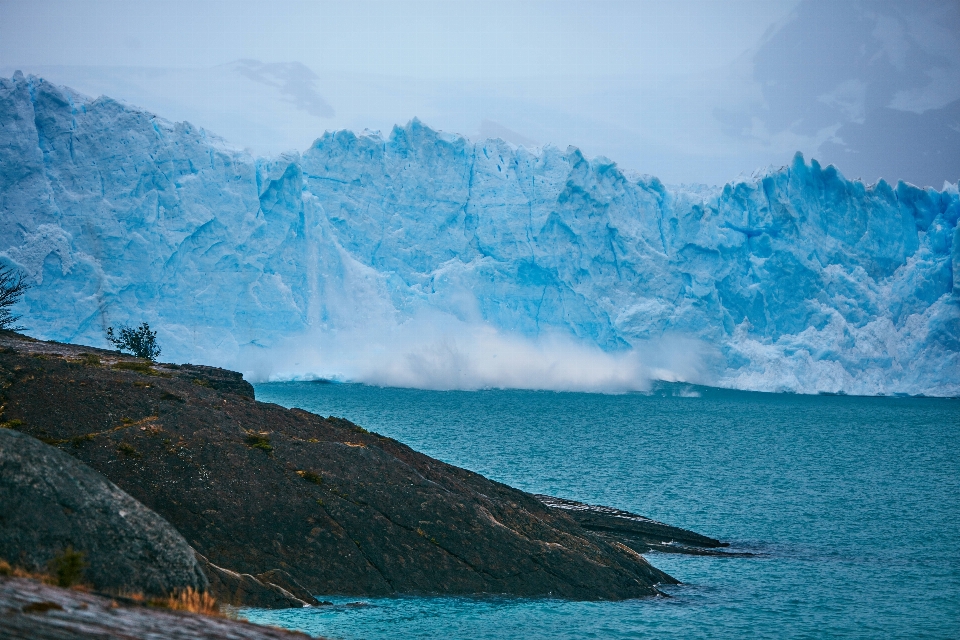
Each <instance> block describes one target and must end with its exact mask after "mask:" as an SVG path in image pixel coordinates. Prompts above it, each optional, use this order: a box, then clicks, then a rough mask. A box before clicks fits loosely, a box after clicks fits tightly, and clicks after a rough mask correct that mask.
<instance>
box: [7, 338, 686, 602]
mask: <svg viewBox="0 0 960 640" xmlns="http://www.w3.org/2000/svg"><path fill="white" fill-rule="evenodd" d="M0 347H6V350H5V351H4V352H3V353H0V393H2V395H3V397H2V398H0V404H5V405H6V410H5V413H4V415H3V417H2V418H0V420H5V421H17V426H16V428H17V429H18V430H21V431H24V432H26V433H30V434H32V435H34V436H36V437H38V438H46V439H47V440H48V441H50V442H55V443H57V444H58V446H60V447H61V448H63V450H64V451H67V452H69V453H71V454H72V455H74V456H77V457H78V458H80V459H81V460H83V461H84V462H86V463H87V464H89V465H90V466H92V467H93V468H95V469H97V470H98V471H100V472H101V473H103V474H105V475H106V476H108V477H109V478H110V479H111V480H112V481H114V482H116V483H117V484H118V485H119V486H120V487H122V488H123V489H124V490H126V491H127V492H129V493H130V494H131V495H132V496H134V497H135V498H137V499H139V500H140V501H142V502H143V503H144V504H145V505H146V506H147V507H149V508H151V509H153V510H154V511H156V512H157V513H159V514H161V515H162V516H163V517H164V518H166V519H167V520H168V521H170V523H171V524H173V525H174V526H175V527H176V528H177V529H178V530H179V531H180V532H181V533H182V534H183V535H184V537H185V538H186V539H187V541H188V542H189V543H190V544H191V545H192V546H193V548H194V549H196V550H197V551H198V552H200V553H202V554H203V555H204V556H206V557H207V558H209V560H210V562H212V563H214V564H216V565H219V566H222V567H230V568H231V569H233V570H235V571H236V572H238V573H241V574H242V573H246V574H250V575H251V576H254V575H257V574H261V573H263V572H266V571H269V570H272V569H282V570H284V571H286V572H288V573H289V574H290V576H292V578H293V579H294V580H296V581H297V582H299V583H300V584H302V585H303V586H304V587H305V589H306V590H308V592H309V593H311V594H314V593H315V594H335V593H340V594H352V595H386V594H393V593H444V594H477V593H502V594H513V595H520V596H548V595H549V596H554V597H562V598H578V599H601V598H609V599H619V598H634V597H639V596H644V595H654V594H656V593H658V591H657V588H656V585H657V584H658V583H673V582H675V580H673V579H672V578H671V577H670V576H668V575H667V574H665V573H663V572H662V571H659V570H658V569H656V568H654V567H652V566H651V565H650V564H649V563H648V562H647V561H646V560H645V559H644V558H643V557H641V556H640V554H639V553H637V552H636V551H635V550H634V549H632V548H630V546H629V545H627V544H625V543H624V542H622V541H621V540H618V539H612V538H609V537H604V536H602V535H600V534H598V533H596V532H591V531H588V530H586V529H584V528H583V527H581V526H580V525H579V524H578V523H577V522H576V521H575V520H574V519H573V518H571V517H570V515H569V514H568V513H566V512H564V511H562V510H556V509H551V508H549V507H547V506H545V505H544V504H543V503H541V502H540V501H538V500H537V499H536V498H534V497H533V496H531V495H529V494H526V493H524V492H522V491H518V490H516V489H513V488H511V487H508V486H506V485H503V484H500V483H498V482H493V481H491V480H488V479H486V478H484V477H482V476H480V475H478V474H475V473H472V472H470V471H466V470H464V469H459V468H457V467H454V466H451V465H448V464H445V463H443V462H440V461H438V460H434V459H432V458H430V457H428V456H425V455H423V454H420V453H417V452H416V451H413V450H412V449H410V448H409V447H406V446H404V445H402V444H400V443H399V442H397V441H395V440H392V439H389V438H384V437H381V436H379V435H377V434H375V433H369V432H367V431H366V430H364V429H362V428H360V427H359V426H357V425H354V424H353V423H351V422H349V421H347V420H340V419H324V418H321V417H320V416H317V415H314V414H311V413H308V412H306V411H300V410H287V409H284V408H282V407H279V406H277V405H272V404H265V403H260V402H255V401H251V400H250V399H249V397H247V396H243V395H238V394H236V393H233V392H230V393H225V392H221V391H218V390H217V389H216V388H214V387H213V386H212V383H211V384H210V385H202V384H198V383H194V382H193V381H192V379H191V378H190V377H189V376H190V375H192V374H191V370H190V369H189V368H185V367H180V368H173V367H169V366H167V365H162V364H158V365H155V366H154V367H152V368H151V369H150V370H148V371H140V370H134V369H123V368H120V369H118V368H116V367H115V366H113V365H109V360H108V358H107V356H104V357H103V358H102V362H106V363H107V364H103V365H101V366H88V365H86V364H84V361H83V360H82V359H81V358H80V357H79V355H78V352H80V351H84V352H91V353H93V351H92V350H91V349H89V348H88V347H73V346H71V345H62V344H56V343H43V342H29V341H25V340H20V339H17V338H2V337H0ZM37 356H42V357H37ZM112 357H116V356H115V355H114V356H112ZM131 366H132V365H131ZM164 394H168V395H164ZM169 395H172V396H176V397H177V398H179V399H181V400H183V402H175V401H170V400H167V399H164V398H167V397H168V396H169ZM121 445H125V446H126V447H129V448H130V449H132V450H133V451H135V452H136V453H137V454H139V455H132V454H131V453H129V451H128V449H126V448H125V447H121Z"/></svg>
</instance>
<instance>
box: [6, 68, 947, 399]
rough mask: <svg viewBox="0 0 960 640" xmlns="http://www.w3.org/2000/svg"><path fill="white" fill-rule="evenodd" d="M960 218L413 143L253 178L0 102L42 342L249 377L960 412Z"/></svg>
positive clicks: (67, 105) (854, 185) (843, 185)
mask: <svg viewBox="0 0 960 640" xmlns="http://www.w3.org/2000/svg"><path fill="white" fill-rule="evenodd" d="M958 217H960V198H958V192H957V185H955V184H954V185H950V184H946V185H944V188H943V190H941V191H937V190H935V189H932V188H926V189H921V188H917V187H914V186H912V185H909V184H905V183H902V182H901V183H898V184H896V185H893V184H889V183H887V182H884V181H880V182H878V183H877V184H875V185H865V184H863V183H862V182H860V181H850V180H847V179H845V178H844V177H843V176H842V175H840V173H839V172H838V171H837V170H836V169H835V168H833V167H826V168H823V167H821V166H820V165H819V164H818V163H817V162H816V161H811V162H809V163H807V162H806V161H805V160H804V158H803V157H801V156H800V155H799V154H798V155H797V156H796V157H795V158H794V160H793V163H792V164H791V165H790V166H787V167H783V168H781V169H778V170H770V171H767V172H765V173H763V174H760V175H756V176H753V177H751V178H748V179H743V180H740V181H737V182H734V183H730V184H727V185H724V186H723V187H719V188H717V187H706V186H686V185H685V186H677V187H672V186H666V185H663V184H661V183H660V181H659V180H657V179H656V178H652V177H649V176H633V175H628V174H626V173H624V172H623V171H621V170H620V169H619V168H618V167H617V166H616V164H614V163H613V162H611V161H609V160H607V159H605V158H596V159H593V160H590V159H587V158H585V157H584V156H583V155H582V154H581V153H580V151H579V150H577V149H576V148H573V147H570V148H567V149H566V150H561V149H558V148H555V147H549V146H548V147H546V148H544V149H542V150H534V151H530V150H527V149H525V148H522V147H520V148H518V147H515V146H512V145H510V144H508V143H505V142H503V141H500V140H486V141H483V142H477V143H473V142H471V141H470V140H468V139H465V138H463V137H460V136H454V135H447V134H444V133H441V132H437V131H434V130H432V129H430V128H429V127H427V126H425V125H424V124H422V123H420V122H419V121H417V120H414V121H412V122H410V123H409V124H407V125H406V126H405V127H396V128H394V130H393V131H392V132H391V134H390V135H389V137H388V138H386V139H384V138H383V137H381V136H380V134H378V133H372V134H371V133H366V132H365V133H363V134H360V135H357V134H355V133H352V132H349V131H338V132H335V133H329V132H328V133H326V134H324V135H323V136H322V137H321V138H319V139H318V140H317V141H316V142H315V143H314V144H313V146H312V147H311V148H310V149H307V150H306V151H305V152H304V153H303V154H296V153H293V154H288V155H283V156H280V157H277V158H272V159H261V158H254V157H251V156H250V155H249V154H247V153H245V152H243V151H240V150H236V149H234V148H232V147H230V146H229V145H228V144H226V143H225V142H224V141H222V140H220V139H219V138H216V137H215V136H213V135H211V134H209V133H207V132H205V131H203V130H198V129H196V128H194V127H193V126H191V125H190V124H188V123H176V124H174V123H170V122H167V121H165V120H163V119H161V118H158V117H156V116H154V115H152V114H149V113H146V112H144V111H142V110H139V109H136V108H134V107H131V106H128V105H125V104H122V103H119V102H117V101H114V100H111V99H109V98H104V97H101V98H98V99H95V100H92V99H90V98H87V97H85V96H81V95H79V94H77V93H75V92H73V91H71V90H69V89H66V88H63V87H58V86H56V85H52V84H50V83H48V82H44V81H43V80H42V79H40V78H36V77H32V76H31V77H24V76H23V75H21V74H17V75H15V76H14V77H13V78H12V79H3V80H0V260H2V261H3V262H4V263H6V264H9V265H13V266H16V267H17V268H20V269H22V270H23V271H24V272H26V273H27V274H28V276H29V278H30V280H31V282H33V283H34V284H35V286H34V288H33V289H31V290H30V291H29V294H28V295H27V298H26V300H25V302H24V303H23V306H22V307H21V308H20V309H19V311H20V312H21V313H23V315H24V321H23V322H24V324H26V325H27V326H28V328H29V333H31V334H32V335H35V336H37V337H42V338H47V339H56V340H65V341H71V342H84V343H89V344H94V345H102V346H105V340H104V330H105V328H106V327H107V326H109V325H115V324H117V323H120V322H131V323H134V322H139V321H141V320H146V321H148V322H150V324H151V325H152V326H153V327H154V328H156V329H158V330H159V339H160V343H161V345H162V346H163V347H164V354H163V356H164V359H167V360H180V361H195V362H207V363H211V362H212V363H218V364H221V365H225V366H233V367H237V368H240V369H241V370H245V371H247V372H248V373H252V374H253V375H255V376H260V377H265V376H269V375H275V374H278V373H283V372H285V371H289V372H297V371H299V372H301V373H316V374H320V375H340V376H342V377H346V378H354V379H361V380H367V381H372V382H382V383H395V384H412V385H414V386H434V387H476V386H528V387H538V386H539V387H544V388H594V387H596V388H598V389H604V388H608V387H609V388H611V389H613V390H617V389H629V388H643V387H644V385H645V384H646V381H647V380H648V379H649V378H651V377H652V378H657V377H662V378H667V379H686V380H691V381H695V382H702V383H706V384H717V385H721V386H728V387H736V388H743V389H757V390H770V391H797V392H803V393H815V392H846V393H859V394H875V393H887V394H889V393H924V394H930V395H953V396H955V395H960V288H958V286H960V285H958V284H957V283H958V277H960V272H958V267H957V265H958V263H960V261H958V253H960V249H958V247H960V237H958V231H957V229H958V226H957V219H958ZM518 353H519V354H520V355H519V356H517V354H518ZM598 354H599V355H598ZM511 355H512V356H513V359H512V360H511ZM498 357H499V358H500V359H501V360H500V362H502V363H503V364H502V365H495V364H493V363H495V359H496V358H498ZM518 358H519V359H523V360H530V359H533V360H536V359H537V358H541V359H543V363H541V365H542V366H540V367H539V368H537V367H534V368H532V369H529V370H525V369H523V366H526V365H520V364H518V362H519V360H518ZM498 366H499V367H500V368H498ZM564 367H573V368H575V369H576V371H575V372H573V373H570V372H567V373H566V374H563V373H560V374H558V373H557V371H561V370H562V369H563V368H564ZM518 371H519V373H517V372H518ZM377 372H379V373H377ZM513 374H516V375H513ZM512 375H513V377H511V376H512ZM517 376H520V377H517ZM578 376H579V377H578ZM584 376H586V377H584ZM591 376H592V377H591Z"/></svg>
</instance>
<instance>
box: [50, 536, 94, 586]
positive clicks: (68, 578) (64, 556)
mask: <svg viewBox="0 0 960 640" xmlns="http://www.w3.org/2000/svg"><path fill="white" fill-rule="evenodd" d="M84 555H85V554H84V553H83V552H82V551H74V549H73V547H72V546H69V547H67V548H66V549H65V550H64V551H63V553H61V554H59V555H57V556H55V557H54V558H53V560H51V561H50V570H51V571H53V575H54V576H56V578H57V585H58V586H61V587H72V586H73V585H75V584H77V583H78V582H80V579H81V578H82V577H83V570H84V569H85V568H86V567H87V563H86V562H85V561H84V559H83V557H84Z"/></svg>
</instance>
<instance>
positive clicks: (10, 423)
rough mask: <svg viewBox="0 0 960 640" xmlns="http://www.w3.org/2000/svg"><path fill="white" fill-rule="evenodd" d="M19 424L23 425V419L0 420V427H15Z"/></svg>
mask: <svg viewBox="0 0 960 640" xmlns="http://www.w3.org/2000/svg"><path fill="white" fill-rule="evenodd" d="M21 425H23V420H7V421H6V422H0V429H16V428H17V427H19V426H21Z"/></svg>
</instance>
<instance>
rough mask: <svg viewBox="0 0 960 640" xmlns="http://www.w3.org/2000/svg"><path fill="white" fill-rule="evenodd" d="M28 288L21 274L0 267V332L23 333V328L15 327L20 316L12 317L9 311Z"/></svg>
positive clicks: (8, 268)
mask: <svg viewBox="0 0 960 640" xmlns="http://www.w3.org/2000/svg"><path fill="white" fill-rule="evenodd" d="M29 288H30V285H29V284H27V283H26V282H25V281H24V279H23V274H22V273H20V272H19V271H17V270H16V269H11V268H10V267H0V331H23V327H18V326H16V325H15V323H16V322H17V320H19V319H20V316H18V315H14V314H13V312H11V311H10V309H11V308H12V307H13V305H15V304H17V303H18V302H20V298H22V297H23V294H24V293H26V292H27V289H29Z"/></svg>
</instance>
